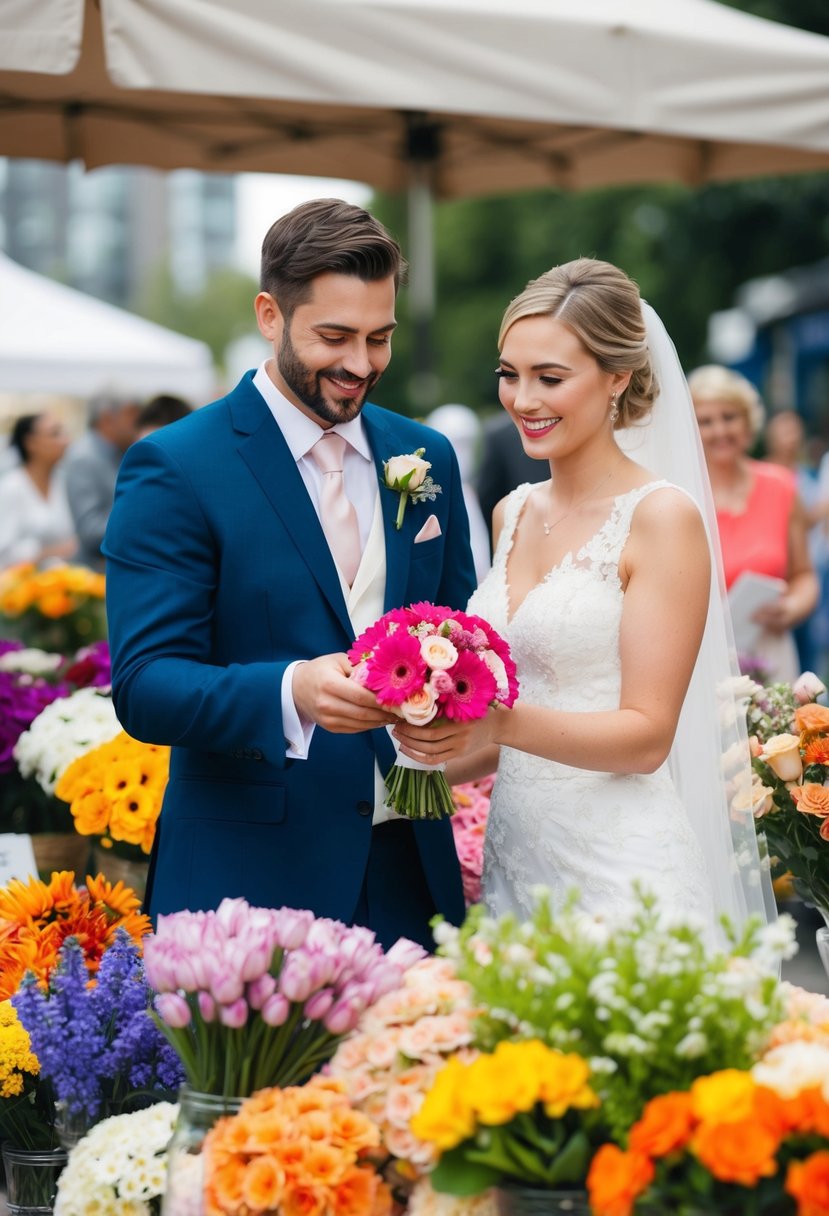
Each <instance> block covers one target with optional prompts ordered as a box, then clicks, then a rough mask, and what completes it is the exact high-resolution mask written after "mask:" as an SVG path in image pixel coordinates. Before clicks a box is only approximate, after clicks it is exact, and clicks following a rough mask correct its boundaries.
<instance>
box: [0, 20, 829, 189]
mask: <svg viewBox="0 0 829 1216" xmlns="http://www.w3.org/2000/svg"><path fill="white" fill-rule="evenodd" d="M0 155H7V156H16V157H22V156H31V157H43V158H48V159H54V160H71V159H76V158H78V159H81V160H82V161H84V162H85V163H86V165H87V166H89V167H94V166H96V165H102V164H113V163H131V164H136V163H138V164H148V165H155V166H157V167H159V168H165V169H172V168H180V167H191V168H197V169H208V170H219V171H224V172H236V171H239V170H252V171H257V170H258V171H267V172H277V173H300V174H314V175H325V176H333V177H350V178H353V179H355V180H361V181H366V182H369V183H371V184H372V185H374V186H376V187H379V188H384V189H391V190H394V189H399V188H402V187H405V186H406V185H408V184H410V179H411V174H410V170H411V166H412V165H413V164H421V165H423V164H428V165H429V168H430V172H429V181H430V185H431V187H432V189H433V190H434V192H435V193H436V194H437V196H439V197H458V196H461V195H470V194H494V193H500V192H504V191H512V190H516V189H519V188H525V187H544V186H547V187H563V188H571V189H579V188H585V187H592V186H597V185H602V184H606V183H610V182H617V183H619V182H639V181H646V180H660V179H661V180H671V179H672V180H678V181H683V182H687V183H689V184H693V185H696V184H699V183H701V182H705V181H712V180H723V179H726V178H733V177H741V176H749V175H753V174H763V173H784V172H790V171H797V170H807V169H820V168H823V169H825V168H827V167H829V38H825V37H822V36H820V35H816V34H809V33H806V32H804V31H801V30H796V29H792V28H789V27H786V26H782V25H778V24H776V23H773V22H769V21H764V20H762V19H760V18H756V17H752V16H749V15H747V14H744V13H741V12H738V11H736V10H734V9H731V8H728V7H726V6H725V5H723V4H718V3H715V2H714V0H299V2H297V0H163V2H161V0H97V2H94V0H86V3H84V0H37V2H36V3H35V2H32V0H7V2H6V3H5V4H4V5H3V6H2V12H0Z"/></svg>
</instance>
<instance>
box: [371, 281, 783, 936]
mask: <svg viewBox="0 0 829 1216" xmlns="http://www.w3.org/2000/svg"><path fill="white" fill-rule="evenodd" d="M646 318H647V320H646ZM498 345H499V350H500V364H499V368H498V372H497V375H498V377H499V396H500V400H501V404H502V405H503V406H504V408H505V410H506V411H507V413H508V414H509V415H510V417H511V418H512V420H513V422H514V423H515V425H516V427H517V428H518V430H519V433H520V435H521V439H522V442H523V444H524V448H525V450H526V452H527V453H528V455H530V456H532V457H534V458H535V459H537V460H546V461H548V462H549V465H550V480H549V481H546V482H541V483H538V484H535V485H529V484H527V485H522V486H519V487H518V488H517V489H516V490H514V491H513V492H512V493H511V494H509V495H508V496H507V497H506V498H505V499H504V500H503V501H502V502H501V503H499V504H498V506H497V507H496V509H495V513H494V518H493V527H494V534H495V536H496V538H497V542H496V551H495V556H494V559H493V565H492V569H491V571H490V572H489V574H488V575H487V576H486V578H485V579H484V581H483V583H482V584H481V586H480V587H479V588H478V590H477V591H476V592H475V594H474V595H473V598H472V600H471V602H470V604H469V611H470V612H472V613H476V614H478V615H480V616H482V617H485V618H486V619H487V620H489V621H490V622H491V623H492V624H493V625H494V626H495V628H496V629H498V630H499V631H501V632H502V634H503V635H504V636H505V637H506V638H507V640H508V641H509V643H510V646H511V648H512V654H513V658H514V659H515V661H516V664H517V667H518V676H519V679H520V683H521V697H520V699H519V701H518V702H517V703H516V705H515V706H514V707H513V709H512V710H502V709H500V710H499V709H493V710H490V711H489V713H488V715H487V717H486V718H484V719H482V720H480V721H477V722H466V723H452V722H446V721H441V722H440V723H439V724H435V723H433V724H431V725H430V726H429V727H427V728H423V727H421V728H418V727H412V726H409V725H407V724H405V723H400V724H399V725H397V726H396V727H395V732H394V733H395V735H396V736H397V739H398V742H399V743H400V745H401V750H402V751H404V752H405V753H406V754H408V755H409V756H410V757H412V758H413V759H415V760H418V761H421V762H426V763H439V762H448V768H447V777H448V778H449V780H450V781H451V782H453V783H457V782H460V781H466V780H471V779H474V778H476V777H480V776H483V775H485V774H486V773H489V772H492V771H493V770H495V769H496V766H497V780H496V782H495V787H494V791H493V796H492V805H491V810H490V817H489V822H488V825H487V834H486V842H485V848H484V873H483V891H484V899H485V902H486V904H487V906H488V907H489V909H490V910H491V911H492V912H494V913H500V912H503V911H505V910H507V909H511V910H513V911H515V912H516V913H517V914H518V915H519V916H521V917H523V916H526V915H527V914H528V913H529V912H530V910H531V907H532V903H533V891H534V888H536V887H537V886H538V885H544V886H546V887H549V888H551V889H552V891H553V893H554V896H555V898H556V900H561V899H563V898H564V897H565V895H566V894H567V893H568V892H569V891H570V890H572V889H573V888H576V889H578V891H579V898H580V902H581V905H582V906H583V907H585V908H586V909H587V910H589V911H591V912H596V913H599V914H601V915H608V916H613V915H615V914H617V913H620V912H621V913H624V912H626V911H627V910H629V908H630V906H631V903H632V900H633V892H634V882H635V881H637V880H638V882H639V883H640V884H641V886H642V887H643V888H645V889H647V890H649V891H650V892H652V893H653V894H654V895H656V896H657V898H658V900H659V902H660V904H661V905H662V906H663V907H665V908H666V909H668V910H678V911H681V912H682V913H689V912H690V913H695V914H696V915H697V916H698V918H700V919H701V920H702V921H704V922H705V923H707V924H708V925H709V926H710V925H712V924H713V923H714V922H715V920H716V918H717V917H718V916H719V915H720V914H721V913H726V914H728V916H729V917H730V919H731V920H732V921H733V922H734V923H736V924H739V923H740V922H742V921H743V920H744V919H745V917H746V916H747V915H748V914H750V913H757V914H760V915H761V916H763V915H764V914H771V909H772V908H773V904H772V903H771V901H770V899H769V895H768V892H769V889H770V887H769V883H768V881H767V875H764V874H763V871H762V867H761V865H760V862H759V859H758V855H757V845H756V841H755V836H754V827H753V823H752V821H751V816H750V812H749V811H748V806H749V804H750V802H749V800H748V799H745V798H743V803H744V804H745V806H744V807H743V803H741V802H740V795H741V793H743V792H744V791H745V788H746V787H745V783H746V781H749V780H750V777H749V775H748V774H749V772H750V770H749V769H748V749H747V745H746V742H745V734H744V726H743V728H742V735H741V733H740V732H741V723H742V719H743V715H742V713H741V709H740V706H739V704H738V703H736V702H735V701H734V690H735V687H736V683H735V681H734V680H733V679H731V678H730V677H731V676H732V675H734V674H736V669H735V667H734V665H733V662H732V653H733V648H732V649H730V648H729V638H728V624H727V617H726V614H725V613H724V611H723V607H722V599H721V585H720V580H719V567H718V562H717V558H716V553H715V545H716V540H715V536H716V530H715V525H714V526H713V527H712V525H711V521H712V520H713V519H714V516H713V510H712V508H711V503H710V491H709V489H708V485H707V479H706V478H705V475H704V463H703V460H702V455H701V450H700V446H699V439H698V436H697V433H696V428H695V424H694V420H693V411H692V408H691V404H690V399H689V397H688V393H687V388H686V385H685V381H684V377H683V376H682V372H681V369H680V367H679V363H678V360H677V357H676V353H675V351H674V349H673V346H672V344H671V343H670V339H669V338H668V336H667V334H666V333H665V331H664V329H663V328H662V327H661V323H660V322H659V320H658V318H657V317H656V314H655V313H653V310H652V309H649V307H648V306H647V305H643V303H642V301H641V299H640V297H639V292H638V289H637V288H636V286H635V284H634V283H633V282H632V281H631V280H630V279H629V278H628V277H627V276H626V275H625V274H624V273H623V272H622V271H621V270H619V269H617V268H616V267H614V266H612V265H610V264H608V263H606V262H600V261H596V260H593V259H588V258H580V259H578V260H577V261H574V262H569V263H567V264H566V265H562V266H557V267H554V268H553V269H552V270H550V271H548V272H547V273H546V274H544V275H542V276H541V277H540V278H538V279H535V280H533V281H532V282H531V283H530V284H529V285H528V286H527V288H526V289H525V290H524V291H523V292H522V293H521V294H520V295H519V296H518V297H517V298H516V299H515V300H513V301H512V303H511V304H510V305H509V307H508V308H507V311H506V313H505V316H504V319H503V323H502V325H501V332H500V335H499V343H498ZM634 457H635V458H634Z"/></svg>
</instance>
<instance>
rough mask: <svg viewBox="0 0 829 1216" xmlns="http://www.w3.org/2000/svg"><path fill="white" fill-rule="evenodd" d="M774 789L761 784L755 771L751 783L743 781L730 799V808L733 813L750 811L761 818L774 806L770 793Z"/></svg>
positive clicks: (740, 813)
mask: <svg viewBox="0 0 829 1216" xmlns="http://www.w3.org/2000/svg"><path fill="white" fill-rule="evenodd" d="M773 794H774V790H772V789H769V787H768V786H767V785H763V783H762V781H761V780H760V778H759V777H758V776H757V774H756V773H755V774H754V776H753V777H752V780H751V783H750V784H749V783H748V782H745V783H744V784H742V785H741V786H740V787H739V788H738V789H737V792H736V794H735V795H734V797H733V798H732V799H731V810H732V811H733V812H734V814H735V815H745V814H746V813H747V812H751V814H752V815H753V816H754V818H755V819H762V818H763V816H764V815H767V814H768V813H769V811H770V810H771V809H772V807H773V806H774V802H773V798H772V795H773Z"/></svg>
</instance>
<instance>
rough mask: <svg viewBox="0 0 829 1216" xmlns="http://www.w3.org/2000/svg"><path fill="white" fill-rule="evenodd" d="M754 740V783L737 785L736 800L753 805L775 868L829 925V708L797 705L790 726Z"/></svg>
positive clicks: (737, 805) (737, 804)
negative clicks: (787, 876) (789, 877)
mask: <svg viewBox="0 0 829 1216" xmlns="http://www.w3.org/2000/svg"><path fill="white" fill-rule="evenodd" d="M751 744H752V768H753V770H754V775H753V781H752V785H751V787H750V788H749V787H748V786H745V787H741V788H739V789H737V790H736V791H735V793H734V796H733V798H732V804H733V806H734V808H735V810H736V809H740V808H742V809H743V810H746V809H747V808H748V806H750V807H751V809H752V811H753V813H754V816H755V819H756V821H757V829H758V831H762V832H763V833H764V835H765V837H766V841H767V843H768V851H769V854H770V855H771V856H772V858H773V859H774V860H775V863H776V864H777V866H778V867H779V868H780V870H781V871H788V872H790V873H791V874H792V875H793V876H794V880H795V885H796V887H797V889H798V891H799V892H800V894H801V895H802V896H803V897H804V898H805V899H807V900H808V901H809V902H810V903H814V904H815V905H817V907H819V908H820V909H821V911H823V913H824V916H825V917H827V923H829V785H826V784H825V782H826V781H827V778H829V708H827V707H826V706H824V705H818V704H816V703H814V702H807V703H805V704H802V705H799V706H798V707H797V708H796V709H794V711H793V715H792V720H791V728H790V729H789V730H785V731H782V732H780V733H777V734H773V735H770V736H769V737H767V738H765V739H761V738H760V737H759V736H757V735H755V736H753V737H752V741H751Z"/></svg>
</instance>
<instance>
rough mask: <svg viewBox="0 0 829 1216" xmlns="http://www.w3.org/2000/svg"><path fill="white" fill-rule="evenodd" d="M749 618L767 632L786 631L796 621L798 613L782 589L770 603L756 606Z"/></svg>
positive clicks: (789, 597) (795, 606)
mask: <svg viewBox="0 0 829 1216" xmlns="http://www.w3.org/2000/svg"><path fill="white" fill-rule="evenodd" d="M751 619H752V620H753V621H755V622H756V623H757V624H758V625H761V626H762V627H763V629H767V630H768V631H769V633H787V632H788V631H789V630H790V629H792V628H793V627H794V626H795V625H796V624H797V623H798V620H799V619H800V614H799V612H798V611H797V605H796V604H795V603H793V602H792V598H791V596H790V595H789V594H788V592H785V591H784V592H783V594H782V595H780V596H778V598H777V599H776V600H774V601H772V603H770V604H764V605H763V607H762V608H758V609H757V611H756V612H755V613H754V616H753V617H752V618H751Z"/></svg>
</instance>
